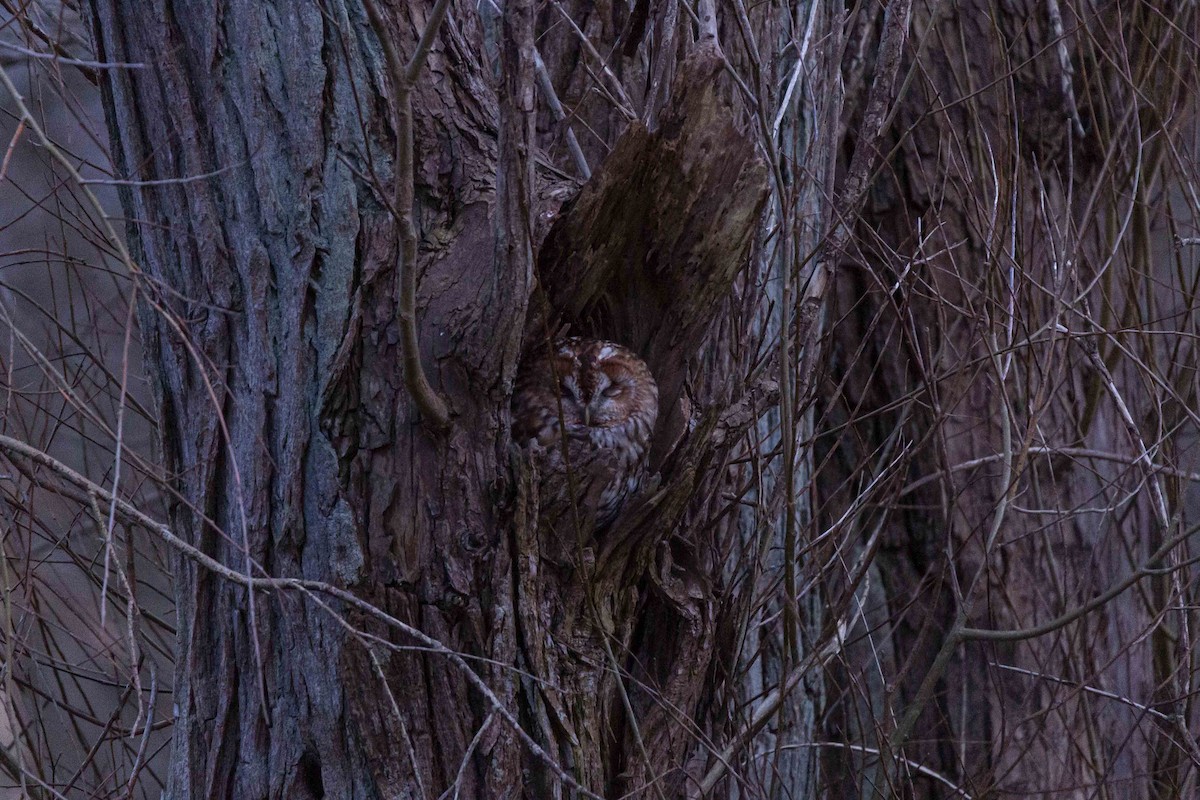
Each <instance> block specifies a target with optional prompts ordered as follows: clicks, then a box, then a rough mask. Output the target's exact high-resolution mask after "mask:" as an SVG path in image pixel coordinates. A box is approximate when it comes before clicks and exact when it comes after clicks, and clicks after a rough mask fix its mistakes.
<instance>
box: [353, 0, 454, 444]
mask: <svg viewBox="0 0 1200 800" xmlns="http://www.w3.org/2000/svg"><path fill="white" fill-rule="evenodd" d="M363 6H364V7H365V8H366V10H367V16H368V17H369V18H370V20H371V27H372V28H373V29H374V31H375V36H376V37H378V39H379V43H380V46H381V47H382V48H383V54H384V58H385V59H387V64H388V71H389V72H391V76H392V105H393V106H394V108H393V110H392V113H393V114H395V116H396V120H395V125H396V158H395V162H394V167H393V168H394V170H395V181H396V185H395V188H394V190H393V195H392V214H393V215H394V216H395V218H396V230H397V235H398V237H399V240H400V241H399V244H398V247H397V249H398V251H399V253H398V258H397V264H396V272H397V276H396V280H397V283H398V284H399V295H400V296H399V299H398V309H397V312H396V316H397V318H398V321H399V323H400V348H401V351H402V353H403V357H404V384H405V386H406V387H407V388H408V393H409V394H410V395H412V398H413V400H414V401H415V402H416V404H417V408H419V409H420V410H421V413H422V414H424V415H425V417H426V419H427V420H429V422H430V424H432V425H433V427H435V428H438V429H444V428H446V427H448V426H449V424H450V412H449V411H448V410H447V409H446V402H445V401H444V400H442V398H441V396H439V395H438V393H437V392H436V391H434V389H433V387H432V386H430V385H429V380H428V379H427V378H426V377H425V370H424V368H423V367H422V366H421V347H420V343H419V342H418V340H417V312H416V306H417V228H416V225H415V224H413V194H414V189H413V115H412V89H413V85H414V84H415V83H416V80H417V76H418V75H419V74H420V73H421V68H422V67H423V66H424V65H425V58H426V56H428V55H429V48H430V46H431V44H432V43H433V37H434V36H436V35H437V30H438V28H439V27H441V24H442V20H443V19H444V18H445V16H446V9H447V8H448V7H449V6H450V0H438V2H437V3H436V4H435V5H434V7H433V13H431V14H430V15H429V21H428V22H427V23H426V24H425V30H424V31H423V32H422V33H421V38H420V40H419V41H418V42H417V47H416V50H414V51H413V54H412V58H411V59H410V60H409V62H408V63H407V64H405V63H403V62H402V61H401V60H400V54H399V53H397V52H396V47H395V45H394V44H393V43H392V40H391V37H389V36H388V35H387V30H386V27H385V25H384V21H383V15H382V14H380V13H379V7H378V6H376V5H375V0H363Z"/></svg>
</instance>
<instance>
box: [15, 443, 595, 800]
mask: <svg viewBox="0 0 1200 800" xmlns="http://www.w3.org/2000/svg"><path fill="white" fill-rule="evenodd" d="M0 450H4V451H6V452H8V453H11V454H16V455H18V456H21V457H23V458H25V459H27V460H29V461H32V462H34V463H36V464H38V465H40V466H43V467H45V468H46V469H49V470H50V471H51V472H53V473H54V474H55V475H57V476H58V477H59V478H60V479H61V480H64V481H66V482H67V483H69V484H71V485H72V486H74V487H76V488H77V489H80V490H82V491H83V492H84V493H85V494H86V495H87V496H88V497H89V498H92V499H93V500H94V501H96V502H105V503H107V502H111V501H112V499H113V498H112V496H111V495H110V494H109V492H108V490H107V489H105V488H104V487H103V486H100V485H99V484H97V483H93V482H92V481H90V480H88V479H87V478H86V477H84V476H83V475H80V474H79V473H78V472H76V471H75V470H74V469H72V468H71V467H69V466H67V465H66V464H64V463H62V462H61V461H59V460H58V459H56V458H54V457H52V456H50V455H48V454H47V453H45V452H43V451H41V450H39V449H37V448H36V447H33V446H32V445H29V444H26V443H25V442H22V441H20V440H19V439H14V438H12V437H11V436H4V435H0ZM116 503H117V508H118V509H119V510H120V512H121V513H122V514H123V515H124V516H125V517H126V518H128V519H130V520H132V521H134V522H136V523H137V524H138V525H140V526H141V527H142V528H144V529H146V530H147V531H149V532H150V533H152V534H154V535H155V536H157V537H158V538H159V539H160V540H161V541H162V542H163V543H164V544H166V545H167V546H168V547H170V548H172V549H173V550H175V551H176V552H177V553H178V554H179V555H181V556H183V557H184V558H186V559H188V560H189V561H191V562H192V563H194V564H196V565H197V566H199V567H202V568H204V569H206V570H208V571H210V572H212V573H214V574H215V575H218V576H220V577H221V578H224V579H225V580H227V581H229V582H230V583H233V584H236V585H238V586H242V587H244V588H246V589H257V590H260V591H298V592H301V593H302V594H304V595H305V596H307V597H310V598H311V599H313V600H314V601H316V598H313V597H312V595H314V594H323V595H327V596H329V597H332V598H334V599H336V600H340V601H341V602H343V603H345V604H346V605H348V606H350V607H351V608H354V609H356V610H358V611H361V612H363V613H364V614H366V615H367V616H369V617H371V618H372V619H375V620H376V621H378V622H381V623H383V624H384V625H387V626H388V627H391V628H394V629H396V630H398V631H400V632H401V633H403V634H405V635H407V636H409V637H411V638H413V639H416V640H417V641H418V642H420V643H421V644H423V645H425V646H426V647H428V648H429V651H430V652H431V653H434V654H437V655H441V656H445V657H446V658H447V659H449V660H450V662H451V663H453V664H454V665H455V667H457V668H458V669H460V670H461V671H462V673H463V675H464V676H465V677H466V679H467V682H468V683H470V684H471V685H472V686H473V687H474V688H475V689H476V690H478V691H479V693H480V694H481V695H482V696H483V697H484V699H485V700H487V702H488V704H489V705H491V706H492V708H493V709H495V711H496V713H497V714H499V715H500V717H501V718H502V719H503V720H504V721H505V722H507V723H508V724H509V725H510V726H511V727H512V729H513V730H514V731H515V732H516V734H517V737H518V738H520V739H521V741H522V742H523V743H524V745H525V747H526V748H527V749H528V750H529V752H530V753H531V754H533V756H534V757H535V758H537V759H538V760H539V761H541V762H542V763H543V764H545V765H546V766H547V767H549V768H550V769H551V770H552V771H553V772H554V774H555V775H556V776H557V777H558V779H559V780H560V781H562V782H563V783H564V784H566V785H567V786H569V787H571V788H572V789H574V790H575V791H576V792H578V793H580V794H581V795H583V796H585V797H590V798H593V800H604V799H603V798H602V797H600V795H597V794H595V793H594V792H592V791H590V790H589V789H588V788H587V787H585V786H582V785H580V784H579V783H578V782H577V781H576V780H575V779H574V778H572V777H571V775H570V774H568V773H567V772H566V771H565V770H564V769H563V768H562V766H561V765H559V764H558V762H557V761H555V760H554V759H553V758H552V757H551V756H550V754H549V753H547V752H546V751H545V750H544V749H543V748H542V747H541V746H540V745H539V744H538V743H537V742H536V741H534V739H533V738H532V737H531V736H530V735H529V734H528V733H527V732H526V731H525V729H524V728H522V727H521V723H520V721H519V720H518V719H517V718H516V717H515V716H514V715H513V713H512V711H510V710H509V709H508V707H507V706H505V705H504V703H503V702H502V701H501V700H500V698H499V697H497V696H496V694H495V692H493V691H492V689H491V687H489V686H488V685H487V683H486V682H485V681H484V680H483V679H482V678H480V677H479V675H478V674H477V673H476V672H475V670H473V669H471V667H470V665H468V664H467V662H466V660H465V658H464V657H463V656H462V655H461V654H459V653H458V651H456V650H453V649H451V648H449V647H447V646H446V645H444V644H442V642H440V641H438V640H437V639H435V638H433V637H432V636H430V635H428V634H427V633H425V632H424V631H422V630H420V629H419V628H414V627H413V626H412V625H409V624H408V623H406V622H404V621H402V620H400V619H397V618H396V617H393V616H392V615H391V614H388V613H387V612H386V611H383V610H382V609H380V608H378V607H377V606H374V605H372V604H371V603H368V602H367V601H366V600H363V599H362V598H360V597H358V596H357V595H355V594H353V593H352V592H349V591H347V590H346V589H342V588H339V587H337V586H334V585H332V584H329V583H325V582H323V581H314V580H308V579H304V578H256V577H253V576H249V575H245V574H243V573H241V572H238V571H237V570H235V569H231V568H230V567H227V566H225V565H224V564H222V563H221V562H220V561H218V560H217V559H215V558H213V557H212V556H210V555H208V554H207V553H205V552H204V551H202V550H200V549H199V548H197V547H194V546H192V545H191V544H188V543H187V542H186V541H184V540H183V539H181V538H180V537H179V536H177V535H175V533H174V532H173V531H172V530H171V529H170V528H169V527H168V526H167V525H165V524H164V523H161V522H159V521H158V520H156V519H154V518H153V517H151V516H150V515H148V514H146V513H145V512H143V511H142V510H141V509H139V508H138V507H137V506H135V505H133V504H132V503H130V502H128V501H126V500H123V499H121V498H116ZM320 605H322V606H323V605H324V604H320Z"/></svg>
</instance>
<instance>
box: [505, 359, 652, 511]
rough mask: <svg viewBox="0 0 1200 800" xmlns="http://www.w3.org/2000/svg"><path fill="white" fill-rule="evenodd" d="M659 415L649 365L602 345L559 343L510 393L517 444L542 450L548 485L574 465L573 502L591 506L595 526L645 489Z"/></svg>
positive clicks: (532, 363) (525, 369) (533, 362)
mask: <svg viewBox="0 0 1200 800" xmlns="http://www.w3.org/2000/svg"><path fill="white" fill-rule="evenodd" d="M657 417H658V386H657V384H655V382H654V376H653V375H651V374H650V369H649V368H648V367H647V366H646V363H645V362H644V361H642V359H640V358H639V357H638V356H637V354H636V353H634V352H633V351H632V350H629V349H628V348H626V347H622V346H621V345H619V344H614V343H613V342H606V341H603V340H600V339H584V338H580V337H571V338H567V339H560V340H559V341H557V342H555V344H554V347H553V349H552V350H550V351H549V352H545V351H543V352H542V353H541V354H539V355H536V356H535V357H533V358H532V359H530V360H529V361H527V362H526V363H525V364H523V365H522V368H521V371H520V373H519V374H518V376H517V385H516V391H515V392H514V393H513V438H514V439H515V440H516V442H517V443H518V444H520V445H522V446H534V445H535V444H536V445H537V446H539V447H540V448H544V450H545V454H544V456H545V457H544V467H543V469H544V471H545V472H546V474H545V475H544V476H543V483H544V484H545V485H549V484H546V480H545V479H546V478H553V477H555V476H556V474H565V473H566V471H567V464H569V465H570V470H571V473H572V477H573V478H574V479H575V480H574V485H575V487H576V497H579V498H583V500H582V502H583V503H590V504H594V509H593V510H594V519H595V522H596V525H597V526H603V525H606V524H608V523H609V522H610V521H611V520H612V519H613V517H615V516H616V514H617V512H618V511H620V509H621V506H622V504H623V503H624V502H625V500H626V498H628V497H629V496H630V495H631V494H632V493H633V492H635V491H637V489H638V487H639V486H640V484H641V480H642V477H643V475H644V473H645V460H646V453H647V449H648V445H649V442H650V434H651V433H652V432H653V430H654V422H655V420H656V419H657ZM563 430H565V431H566V439H567V448H566V453H565V461H564V453H563V446H562V442H561V439H560V435H561V434H560V432H561V431H563ZM553 485H554V486H555V487H559V486H565V485H566V484H565V483H564V482H562V481H561V480H559V481H554V482H553ZM556 491H557V489H556Z"/></svg>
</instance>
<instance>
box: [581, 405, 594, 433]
mask: <svg viewBox="0 0 1200 800" xmlns="http://www.w3.org/2000/svg"><path fill="white" fill-rule="evenodd" d="M583 424H584V425H586V426H587V427H589V428H590V427H592V407H591V406H590V405H589V406H584V407H583Z"/></svg>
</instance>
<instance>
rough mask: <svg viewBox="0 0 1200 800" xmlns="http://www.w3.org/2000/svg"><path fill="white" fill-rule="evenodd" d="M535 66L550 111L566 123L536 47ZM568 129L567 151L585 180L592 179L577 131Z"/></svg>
mask: <svg viewBox="0 0 1200 800" xmlns="http://www.w3.org/2000/svg"><path fill="white" fill-rule="evenodd" d="M533 66H534V69H536V70H537V82H538V88H540V89H541V90H542V95H543V96H544V97H545V98H546V103H547V104H548V105H549V106H550V111H551V112H552V113H553V114H554V118H555V119H556V120H558V121H559V122H566V120H567V112H566V110H565V109H564V108H563V104H562V103H561V102H560V101H559V99H558V94H557V93H556V92H555V91H554V83H553V82H552V81H551V80H550V73H549V71H548V70H547V69H546V62H544V61H542V54H541V53H540V52H538V49H537V48H536V47H535V48H534V49H533ZM564 127H565V128H566V137H567V149H568V150H570V151H571V158H573V159H575V166H576V167H577V168H578V169H579V174H581V175H582V176H583V179H584V180H587V179H589V178H591V177H592V170H591V168H590V167H588V163H587V157H586V156H584V154H583V150H582V149H581V148H580V147H579V140H578V139H576V138H575V131H574V130H573V129H572V128H571V126H570V125H564Z"/></svg>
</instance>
